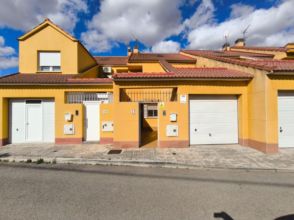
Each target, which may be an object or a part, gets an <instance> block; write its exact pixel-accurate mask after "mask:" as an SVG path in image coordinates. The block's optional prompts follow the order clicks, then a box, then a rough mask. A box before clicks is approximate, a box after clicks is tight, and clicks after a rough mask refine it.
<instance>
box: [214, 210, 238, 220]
mask: <svg viewBox="0 0 294 220" xmlns="http://www.w3.org/2000/svg"><path fill="white" fill-rule="evenodd" d="M213 217H214V218H219V219H220V220H221V219H222V220H234V219H233V218H232V217H231V216H230V215H228V214H227V213H226V212H215V213H214V214H213Z"/></svg>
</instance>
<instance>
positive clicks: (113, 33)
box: [82, 0, 183, 52]
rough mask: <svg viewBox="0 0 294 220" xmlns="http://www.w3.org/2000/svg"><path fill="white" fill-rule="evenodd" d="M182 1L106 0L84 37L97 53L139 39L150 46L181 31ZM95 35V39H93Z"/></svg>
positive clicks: (84, 40)
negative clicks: (118, 43)
mask: <svg viewBox="0 0 294 220" xmlns="http://www.w3.org/2000/svg"><path fill="white" fill-rule="evenodd" d="M181 4H183V1H182V0H174V1H173V2H172V3H171V1H170V0H148V1H146V0H104V1H101V6H100V11H99V12H98V13H97V14H96V15H95V16H94V17H93V18H92V20H91V21H90V22H89V23H88V31H87V32H85V33H83V34H82V40H83V42H85V44H86V46H87V47H88V48H89V49H91V50H94V51H97V52H102V51H107V50H110V49H111V48H112V46H113V44H112V43H113V42H120V43H128V42H130V41H131V40H134V39H135V38H137V39H138V40H139V41H140V42H142V43H143V44H145V45H147V46H152V45H153V44H155V43H157V42H159V41H162V40H164V39H165V38H167V37H170V36H171V35H174V34H179V33H180V31H181V12H180V5H181ZM90 35H92V36H90Z"/></svg>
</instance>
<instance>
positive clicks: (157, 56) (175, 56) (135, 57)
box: [129, 53, 196, 63]
mask: <svg viewBox="0 0 294 220" xmlns="http://www.w3.org/2000/svg"><path fill="white" fill-rule="evenodd" d="M159 60H166V61H168V62H179V63H195V62H196V59H194V58H191V57H189V56H185V55H182V54H180V53H133V54H132V55H131V56H130V58H129V62H144V61H149V62H150V61H159Z"/></svg>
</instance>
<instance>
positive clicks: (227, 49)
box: [223, 43, 231, 51]
mask: <svg viewBox="0 0 294 220" xmlns="http://www.w3.org/2000/svg"><path fill="white" fill-rule="evenodd" d="M223 50H224V51H229V50H231V47H230V44H229V43H225V44H224V45H223Z"/></svg>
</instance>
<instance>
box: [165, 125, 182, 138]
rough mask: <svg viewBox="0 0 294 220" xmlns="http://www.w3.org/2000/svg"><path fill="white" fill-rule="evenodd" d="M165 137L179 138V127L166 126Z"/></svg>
mask: <svg viewBox="0 0 294 220" xmlns="http://www.w3.org/2000/svg"><path fill="white" fill-rule="evenodd" d="M166 136H167V137H178V136H179V126H178V125H167V126H166Z"/></svg>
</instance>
